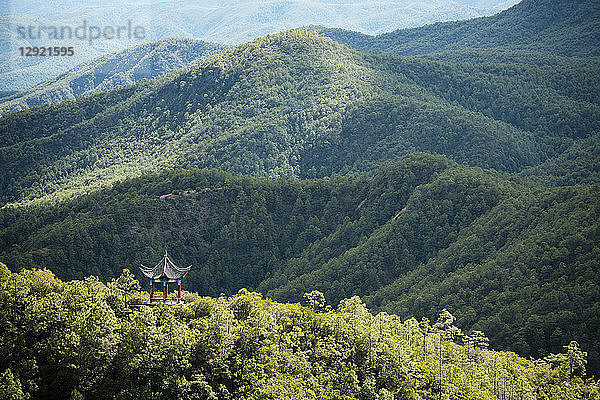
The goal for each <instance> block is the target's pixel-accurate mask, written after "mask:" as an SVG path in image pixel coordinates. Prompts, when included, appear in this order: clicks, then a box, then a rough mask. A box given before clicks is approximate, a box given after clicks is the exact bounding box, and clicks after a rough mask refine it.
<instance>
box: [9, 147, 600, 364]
mask: <svg viewBox="0 0 600 400" xmlns="http://www.w3.org/2000/svg"><path fill="white" fill-rule="evenodd" d="M599 190H600V188H599V187H598V184H595V185H577V186H572V187H562V188H547V187H543V186H539V185H537V184H535V185H533V184H526V185H525V184H523V183H519V182H518V179H516V178H515V177H514V176H511V175H509V174H506V173H498V172H495V171H492V170H482V169H480V168H474V167H466V166H462V165H458V164H457V163H455V162H453V161H451V160H449V159H447V158H445V157H442V156H433V155H427V154H413V155H410V156H406V157H405V158H402V159H401V160H399V161H397V162H396V163H394V164H391V165H389V166H386V167H383V168H381V169H380V170H378V171H377V172H376V173H374V174H373V175H370V174H365V175H361V176H356V177H352V176H346V177H341V176H337V177H331V178H322V179H318V180H301V181H298V180H294V179H289V180H288V179H265V178H251V177H242V176H236V175H231V174H228V173H225V172H220V171H196V170H192V171H179V172H163V173H161V174H158V175H150V176H144V177H141V178H135V179H130V180H126V181H123V182H121V183H118V184H115V185H114V186H113V187H112V188H109V189H104V190H101V191H97V192H94V193H92V194H89V195H85V196H80V197H78V198H75V199H73V200H69V201H65V202H63V203H61V204H57V205H38V206H31V207H16V208H10V207H7V208H4V209H3V210H1V211H0V227H2V229H1V230H0V259H1V260H3V262H6V263H7V264H8V265H10V266H11V267H12V268H14V269H15V270H18V269H19V268H27V267H29V266H37V267H47V268H51V269H52V270H53V271H55V273H56V274H57V275H58V276H59V277H61V278H62V279H73V278H77V279H81V278H83V277H85V276H87V275H88V274H94V275H97V276H99V277H100V278H101V279H102V280H104V281H108V280H110V279H111V278H114V277H116V276H118V274H119V273H120V270H121V269H122V268H124V267H128V268H132V269H133V270H134V271H135V272H136V273H137V267H136V266H137V265H139V264H140V263H143V264H145V265H152V263H153V262H155V261H156V260H157V259H159V258H160V256H161V254H162V253H163V252H164V247H165V246H166V247H168V249H169V253H170V254H171V256H172V257H173V258H174V259H175V260H182V262H185V263H186V264H188V265H189V264H192V265H193V266H194V268H193V269H192V271H191V272H190V274H189V276H188V277H187V278H186V287H187V288H188V289H190V290H194V291H198V292H199V293H200V294H202V295H212V296H218V295H219V294H220V293H226V294H234V293H235V292H237V290H239V289H240V288H242V287H247V288H249V289H253V290H254V289H256V290H259V291H261V292H263V293H265V295H267V296H269V297H271V298H274V299H276V300H279V301H292V302H296V301H300V300H302V295H303V293H305V292H310V291H312V290H315V289H317V290H320V291H322V292H323V293H324V294H325V298H326V299H327V301H328V302H330V304H337V302H339V301H340V300H342V299H344V298H348V297H352V296H354V295H359V296H361V297H363V298H365V300H366V302H367V304H369V306H370V307H373V308H374V309H376V310H378V311H387V312H390V313H392V312H393V313H395V314H397V315H399V316H401V317H402V318H409V317H410V316H413V315H416V316H419V317H420V316H426V317H428V318H430V319H432V318H434V317H435V315H436V314H437V313H438V312H439V310H440V309H442V308H447V309H448V310H450V311H451V312H452V313H453V314H454V315H455V316H456V318H457V321H458V322H459V323H460V325H461V326H462V327H464V329H476V330H484V331H486V332H487V333H488V335H489V337H490V342H491V344H492V345H493V346H494V347H495V348H503V349H511V350H514V351H517V352H518V353H519V354H521V355H524V356H535V357H543V356H545V355H547V354H548V353H549V352H558V351H560V350H561V346H562V345H563V344H564V343H566V342H568V341H569V340H577V341H578V342H579V343H580V344H581V345H582V346H583V348H584V350H585V351H587V352H588V353H589V360H590V364H589V369H590V371H593V373H596V371H598V370H599V360H600V356H599V354H600V351H599V350H600V349H599V348H598V341H597V340H596V338H597V337H598V336H599V335H600V325H599V324H598V320H597V313H596V310H597V308H598V306H599V303H598V298H599V297H598V296H599V295H600V283H599V281H598V271H599V270H600V265H598V260H599V259H598V257H596V256H595V255H596V254H597V253H598V251H599V249H598V243H599V242H600V237H598V232H600V230H599V228H598V221H600V215H598V210H600V207H599V204H598V202H599V197H598V196H597V193H598V191H599ZM517 338H518V339H517Z"/></svg>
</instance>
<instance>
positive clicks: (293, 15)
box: [0, 0, 517, 90]
mask: <svg viewBox="0 0 600 400" xmlns="http://www.w3.org/2000/svg"><path fill="white" fill-rule="evenodd" d="M516 1H517V0H509V2H508V4H506V1H501V0H494V1H477V2H472V1H467V2H465V1H461V0H455V1H445V0H419V1H412V0H377V1H371V0H368V1H367V0H351V1H339V0H310V1H304V0H303V1H301V0H267V1H240V0H229V1H217V0H209V1H202V2H198V1H195V0H184V1H178V2H164V1H154V0H153V1H127V2H117V1H108V2H107V1H103V2H102V3H101V5H100V4H98V2H96V1H90V0H86V1H81V2H73V1H66V0H61V1H52V2H48V1H46V2H34V1H18V2H10V3H9V4H8V6H7V7H6V9H4V10H3V9H0V12H2V14H3V15H2V14H0V29H1V30H2V32H3V33H4V34H3V35H0V90H24V89H28V88H30V87H32V86H33V85H35V84H37V83H40V82H43V81H46V80H48V79H52V78H54V77H56V76H57V75H59V74H60V73H62V72H65V71H66V70H68V69H69V68H72V67H75V66H76V65H78V64H81V63H82V62H85V61H88V60H91V59H92V58H96V57H98V56H100V55H103V54H106V53H112V52H116V51H120V50H123V49H124V48H126V47H129V46H133V45H137V44H140V43H141V42H140V41H139V40H136V39H135V38H120V39H118V40H117V39H112V40H105V39H100V40H93V41H90V42H88V41H87V40H78V39H75V38H74V39H72V40H67V39H61V40H50V39H48V38H47V35H45V36H44V33H47V32H50V30H46V31H44V30H43V31H42V37H41V38H38V37H37V35H36V34H34V35H31V36H29V35H26V37H25V38H24V37H22V36H21V35H20V34H19V31H18V28H19V27H25V28H27V27H29V26H33V27H34V30H35V28H37V27H48V26H68V27H72V28H73V29H75V28H76V27H78V26H81V25H82V24H83V22H84V21H86V22H87V25H88V26H90V25H95V26H99V27H106V26H108V27H116V26H126V25H127V24H128V23H129V22H131V23H132V24H133V25H135V26H141V27H143V28H144V33H145V34H144V38H143V41H158V40H162V39H165V38H168V37H189V38H196V39H200V40H204V41H208V42H214V43H225V44H239V43H242V42H246V41H248V40H252V39H254V38H256V37H259V36H263V35H266V34H268V33H275V32H280V31H282V30H286V29H290V28H297V27H301V26H306V25H310V24H320V25H325V26H329V27H338V28H345V29H352V30H358V31H361V32H365V33H369V34H377V33H383V32H389V31H393V30H394V29H399V28H409V27H417V26H422V25H424V24H428V23H432V22H437V21H453V20H462V19H467V18H473V17H479V16H483V15H491V14H493V13H495V12H497V11H498V10H499V8H498V7H504V8H506V7H508V6H510V5H512V4H514V3H516ZM500 9H501V8H500ZM34 45H35V46H49V45H51V46H67V45H68V46H73V47H74V50H75V54H74V56H72V57H21V56H20V55H19V50H18V48H19V47H21V46H34Z"/></svg>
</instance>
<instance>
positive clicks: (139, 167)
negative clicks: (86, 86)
mask: <svg viewBox="0 0 600 400" xmlns="http://www.w3.org/2000/svg"><path fill="white" fill-rule="evenodd" d="M505 58H506V60H504V61H503V62H502V63H496V62H494V61H493V60H488V61H487V62H485V61H482V62H477V63H476V62H464V61H461V60H455V61H453V62H452V63H448V62H446V61H439V60H432V59H429V60H426V59H407V58H400V57H396V56H392V55H383V54H373V53H363V52H357V51H353V50H350V49H348V48H347V47H345V46H343V45H340V44H338V43H336V42H334V41H332V40H330V39H328V38H325V37H321V36H318V35H316V34H315V33H310V32H306V31H301V30H293V31H288V32H283V33H280V34H277V35H269V36H266V37H263V38H259V39H256V40H255V41H252V42H249V43H246V44H243V45H240V46H236V47H232V48H230V49H228V50H226V51H223V52H222V53H220V54H218V55H215V56H212V57H209V58H207V59H204V60H201V61H199V62H197V63H194V64H192V65H190V66H188V67H185V68H183V69H179V70H177V71H173V72H171V73H168V74H166V75H164V76H162V77H160V78H157V79H153V80H149V81H143V82H138V83H136V84H134V85H129V86H124V87H120V88H118V89H115V90H112V91H108V92H103V93H99V94H96V95H93V96H89V97H84V98H79V99H76V100H74V101H70V102H64V103H61V104H57V105H52V106H44V107H40V108H34V109H29V110H25V111H22V112H18V113H11V114H8V115H5V116H4V117H3V118H0V131H2V132H3V135H2V137H1V138H0V162H1V163H2V165H3V167H4V168H2V169H1V170H0V201H1V202H2V203H6V202H19V201H21V202H22V201H28V200H33V199H40V198H42V199H44V200H45V201H56V200H60V199H64V198H68V197H71V196H73V195H76V194H81V193H85V192H88V191H91V190H94V189H97V188H100V187H105V186H108V185H109V184H111V183H114V182H116V181H118V180H122V179H124V178H128V177H134V176H140V175H142V174H144V173H147V172H158V171H164V170H172V169H176V168H183V169H192V168H220V169H224V170H227V171H230V172H238V173H244V174H251V175H255V176H256V175H258V176H282V177H299V178H316V177H324V176H330V175H332V174H348V173H358V172H365V171H369V172H373V171H375V170H376V169H377V168H378V167H379V166H381V165H383V164H386V163H388V162H390V161H391V160H394V159H396V158H397V157H398V156H399V155H405V154H409V153H412V152H414V151H427V152H433V153H438V154H444V155H447V156H448V157H450V158H452V159H454V160H455V161H458V162H460V163H468V164H469V165H473V166H480V167H484V168H495V169H498V170H504V171H520V170H522V169H524V168H526V167H530V166H535V165H538V164H540V163H541V162H543V161H545V160H546V159H548V158H549V157H554V156H557V155H559V154H561V153H562V152H563V151H564V150H565V149H566V148H567V147H568V146H569V145H570V144H572V143H573V141H574V140H579V139H585V138H587V137H589V136H590V135H592V134H593V133H594V130H597V129H599V127H600V122H599V121H600V105H599V99H598V96H597V93H599V92H600V88H598V82H600V79H598V78H599V77H600V73H599V71H598V66H597V63H595V62H593V61H591V60H587V61H585V60H579V61H573V60H571V59H568V60H562V61H560V62H554V63H550V61H548V62H547V63H546V64H545V65H544V62H546V61H544V60H543V59H542V57H541V56H539V57H538V56H535V55H533V56H531V57H522V59H521V60H511V58H510V56H507V57H505ZM550 58H551V57H550ZM540 60H542V61H540ZM540 63H542V65H541V66H540V65H539V64H540Z"/></svg>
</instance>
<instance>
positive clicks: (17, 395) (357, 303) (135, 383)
mask: <svg viewBox="0 0 600 400" xmlns="http://www.w3.org/2000/svg"><path fill="white" fill-rule="evenodd" d="M40 282H44V283H45V285H42V286H45V287H46V288H47V290H43V291H40V289H39V287H40ZM111 286H114V285H104V284H102V283H100V282H99V281H98V280H97V279H95V278H92V277H88V278H85V279H84V280H82V281H71V282H61V281H58V280H56V278H54V277H53V275H52V274H51V273H50V272H49V271H41V270H23V271H22V272H20V273H18V274H9V275H6V276H3V277H2V279H1V280H0V329H1V331H2V333H3V334H2V340H1V341H0V368H1V369H2V370H3V371H4V372H3V373H2V374H1V375H0V380H1V382H2V389H3V391H2V396H4V397H3V398H7V399H26V398H31V399H46V398H56V399H78V398H95V399H115V398H116V399H139V398H146V399H168V398H180V399H232V398H235V399H264V398H268V399H348V400H351V399H357V400H359V399H360V400H366V399H417V398H437V397H442V398H461V399H500V398H527V399H534V398H540V399H567V400H568V399H587V398H595V397H594V396H597V394H598V383H597V382H596V381H594V380H591V379H589V380H587V381H583V380H582V379H581V378H579V377H572V378H571V377H570V376H569V375H568V374H563V373H561V372H560V371H561V368H562V367H561V366H557V367H556V368H551V367H550V366H549V365H548V364H546V363H543V362H538V361H536V360H527V359H524V358H520V357H518V356H517V355H515V354H514V353H505V352H496V351H491V350H487V349H481V348H473V349H472V348H469V347H468V346H462V345H458V344H456V343H454V342H453V341H451V340H449V339H447V338H445V337H444V336H440V334H439V331H438V328H439V329H446V328H448V327H449V326H451V323H452V322H451V321H452V320H453V317H452V316H451V314H449V313H448V312H447V311H444V312H442V314H441V318H440V323H439V324H438V328H436V329H434V330H427V331H426V332H425V333H423V332H422V331H421V330H420V329H419V324H417V323H416V321H415V320H414V319H409V320H407V321H404V322H403V321H402V320H400V319H399V318H398V317H397V316H395V315H389V314H386V313H380V314H377V315H373V314H371V313H370V311H369V310H368V309H367V308H366V306H365V305H364V303H363V302H362V301H361V299H360V298H359V297H357V296H356V297H353V298H350V299H345V300H343V301H342V302H340V305H339V308H338V311H332V310H328V311H327V312H320V313H317V312H315V311H314V310H312V309H311V308H305V307H301V306H300V305H298V304H283V303H276V302H273V301H271V300H265V299H263V298H262V296H261V295H260V294H258V293H253V292H249V291H247V290H245V289H243V290H240V291H239V293H238V294H237V295H235V296H232V297H224V296H221V297H219V298H208V297H197V299H196V300H195V301H193V302H191V303H187V304H184V305H181V306H156V307H148V306H137V307H133V308H130V309H128V311H127V312H126V313H122V312H121V310H119V309H116V308H113V307H112V306H111V305H110V298H111V296H113V295H114V291H115V290H117V289H115V288H114V287H111ZM422 343H424V344H426V346H424V347H422V346H421V344H422ZM565 347H567V348H568V349H569V350H568V352H569V353H568V354H571V353H573V354H575V353H576V355H575V358H573V360H582V359H583V358H582V357H583V356H582V353H581V352H580V351H579V349H578V347H577V346H576V345H573V343H572V344H571V345H569V346H565ZM424 349H425V350H424ZM577 362H578V361H577ZM578 365H579V364H578ZM17 377H18V378H17Z"/></svg>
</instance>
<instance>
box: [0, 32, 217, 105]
mask: <svg viewBox="0 0 600 400" xmlns="http://www.w3.org/2000/svg"><path fill="white" fill-rule="evenodd" d="M223 49H224V47H223V46H221V45H217V44H212V43H206V42H203V41H200V40H193V39H182V38H171V39H165V40H161V41H159V42H153V43H146V44H142V45H139V46H135V47H131V48H128V49H126V50H123V51H121V52H119V53H115V54H109V55H106V56H102V57H99V58H96V59H94V60H92V61H89V62H86V63H84V64H82V65H78V66H77V67H75V68H73V69H71V70H69V71H67V72H65V73H64V74H61V75H60V76H58V77H57V78H55V79H52V80H50V81H47V82H43V83H41V84H38V85H36V86H34V87H33V88H31V89H29V90H26V91H24V92H18V93H15V94H13V95H12V96H7V97H6V98H3V99H1V100H2V102H1V103H0V114H5V113H7V112H11V111H18V110H22V109H25V108H29V107H33V106H39V105H43V104H48V103H59V102H61V101H65V100H72V99H74V98H76V97H79V96H85V95H90V94H92V93H97V92H102V91H106V90H110V89H112V88H114V87H117V86H120V85H126V84H130V83H134V82H136V81H139V80H140V79H151V78H154V77H157V76H159V75H162V74H165V73H167V72H169V71H172V70H175V69H179V68H182V67H184V66H186V65H189V64H191V63H192V62H193V61H196V60H199V59H201V58H203V57H207V56H209V55H211V54H215V53H218V52H219V51H222V50H223Z"/></svg>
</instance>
